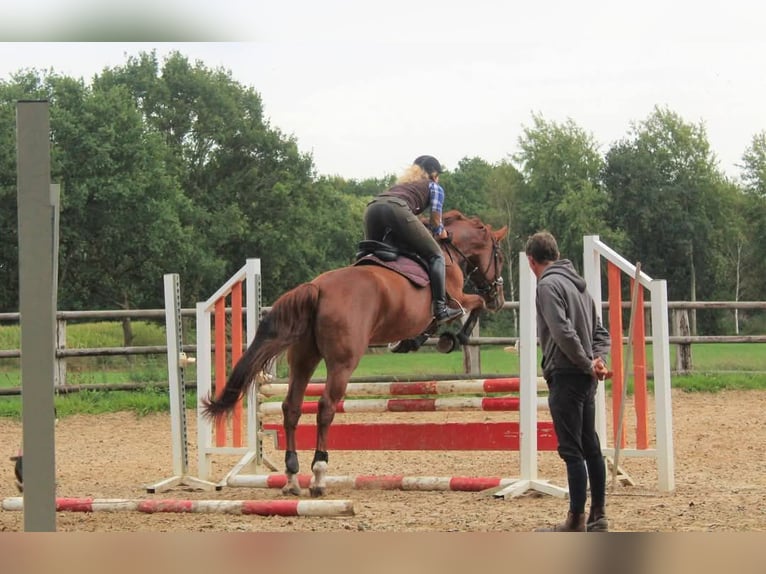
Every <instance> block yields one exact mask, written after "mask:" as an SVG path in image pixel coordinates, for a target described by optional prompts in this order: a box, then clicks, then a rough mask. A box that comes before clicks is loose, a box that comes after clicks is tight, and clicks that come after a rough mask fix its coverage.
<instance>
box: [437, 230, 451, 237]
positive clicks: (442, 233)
mask: <svg viewBox="0 0 766 574" xmlns="http://www.w3.org/2000/svg"><path fill="white" fill-rule="evenodd" d="M437 237H438V238H439V239H449V238H450V236H449V233H448V232H447V230H446V229H442V230H441V231H440V232H439V235H437Z"/></svg>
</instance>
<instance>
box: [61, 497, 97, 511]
mask: <svg viewBox="0 0 766 574" xmlns="http://www.w3.org/2000/svg"><path fill="white" fill-rule="evenodd" d="M56 510H58V511H64V510H65V511H69V512H93V499H92V498H57V499H56Z"/></svg>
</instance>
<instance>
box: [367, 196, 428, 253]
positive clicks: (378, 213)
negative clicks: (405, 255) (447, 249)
mask: <svg viewBox="0 0 766 574" xmlns="http://www.w3.org/2000/svg"><path fill="white" fill-rule="evenodd" d="M386 232H389V233H390V234H391V236H392V238H391V241H392V242H393V243H394V244H395V245H396V246H397V247H399V248H400V249H403V250H405V251H410V252H412V253H416V254H418V255H420V256H421V257H422V258H423V259H425V260H426V261H428V260H430V259H431V258H433V257H437V256H440V255H441V254H442V251H441V248H440V247H439V244H438V243H437V242H436V239H434V237H433V235H432V234H431V232H430V231H429V230H428V228H427V227H426V226H425V225H424V224H423V222H422V221H421V220H420V219H419V218H418V216H416V215H415V214H414V213H412V211H411V210H410V208H409V207H408V206H407V204H406V203H405V201H404V200H402V199H399V198H397V197H376V198H375V199H373V200H372V201H371V202H370V203H368V204H367V209H366V210H365V212H364V237H365V239H374V240H377V241H382V240H383V238H384V236H385V235H386Z"/></svg>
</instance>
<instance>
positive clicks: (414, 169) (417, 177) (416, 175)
mask: <svg viewBox="0 0 766 574" xmlns="http://www.w3.org/2000/svg"><path fill="white" fill-rule="evenodd" d="M424 179H425V180H428V174H427V173H426V170H424V169H423V168H422V167H420V166H419V165H416V164H414V163H413V164H412V165H411V166H409V167H408V168H407V169H406V170H405V171H404V173H403V174H402V175H400V176H399V179H398V180H396V183H412V182H413V181H421V180H424Z"/></svg>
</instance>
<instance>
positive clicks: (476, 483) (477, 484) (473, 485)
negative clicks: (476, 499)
mask: <svg viewBox="0 0 766 574" xmlns="http://www.w3.org/2000/svg"><path fill="white" fill-rule="evenodd" d="M499 485H500V477H478V478H477V477H470V476H456V477H454V478H452V479H450V481H449V489H450V490H459V491H464V492H479V491H482V490H486V489H488V488H494V487H496V486H499Z"/></svg>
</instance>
